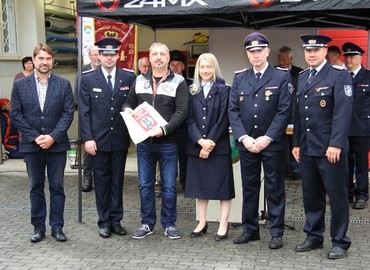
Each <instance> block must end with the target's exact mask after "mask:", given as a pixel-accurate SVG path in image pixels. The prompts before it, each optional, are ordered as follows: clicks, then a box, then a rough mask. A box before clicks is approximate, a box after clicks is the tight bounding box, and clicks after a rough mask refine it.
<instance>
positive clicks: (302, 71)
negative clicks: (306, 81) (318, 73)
mask: <svg viewBox="0 0 370 270" xmlns="http://www.w3.org/2000/svg"><path fill="white" fill-rule="evenodd" d="M309 69H310V68H309V67H308V68H306V69H304V70H301V71H300V72H299V73H298V75H300V74H302V73H304V72H306V71H307V70H309Z"/></svg>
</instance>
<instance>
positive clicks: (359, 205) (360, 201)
mask: <svg viewBox="0 0 370 270" xmlns="http://www.w3.org/2000/svg"><path fill="white" fill-rule="evenodd" d="M366 206H367V201H365V200H363V199H358V200H356V201H355V203H354V204H353V206H352V207H353V209H365V208H366Z"/></svg>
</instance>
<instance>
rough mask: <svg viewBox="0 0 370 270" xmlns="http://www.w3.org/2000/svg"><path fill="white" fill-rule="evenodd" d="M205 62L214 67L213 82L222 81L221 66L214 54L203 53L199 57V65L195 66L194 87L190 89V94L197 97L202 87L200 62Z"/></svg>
mask: <svg viewBox="0 0 370 270" xmlns="http://www.w3.org/2000/svg"><path fill="white" fill-rule="evenodd" d="M201 60H205V61H207V62H208V63H210V64H211V65H212V67H213V76H212V81H213V82H215V81H216V80H217V79H222V75H221V70H220V65H219V64H218V61H217V58H216V56H214V55H213V54H212V53H202V54H201V55H199V57H198V60H197V63H196V64H195V70H194V80H193V85H192V87H190V94H192V95H196V94H198V93H199V92H200V90H201V86H202V78H201V77H200V74H199V66H200V61H201Z"/></svg>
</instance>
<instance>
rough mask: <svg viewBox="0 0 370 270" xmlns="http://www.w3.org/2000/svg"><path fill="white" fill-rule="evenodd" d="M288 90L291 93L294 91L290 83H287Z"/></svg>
mask: <svg viewBox="0 0 370 270" xmlns="http://www.w3.org/2000/svg"><path fill="white" fill-rule="evenodd" d="M288 91H289V93H290V94H293V91H294V86H293V84H292V83H288Z"/></svg>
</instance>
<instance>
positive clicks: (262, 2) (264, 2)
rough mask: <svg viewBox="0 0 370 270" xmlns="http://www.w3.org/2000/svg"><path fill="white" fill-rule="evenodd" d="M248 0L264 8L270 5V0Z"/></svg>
mask: <svg viewBox="0 0 370 270" xmlns="http://www.w3.org/2000/svg"><path fill="white" fill-rule="evenodd" d="M249 2H250V3H251V4H252V5H253V6H255V7H258V8H265V7H268V6H269V5H271V3H272V0H249Z"/></svg>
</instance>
